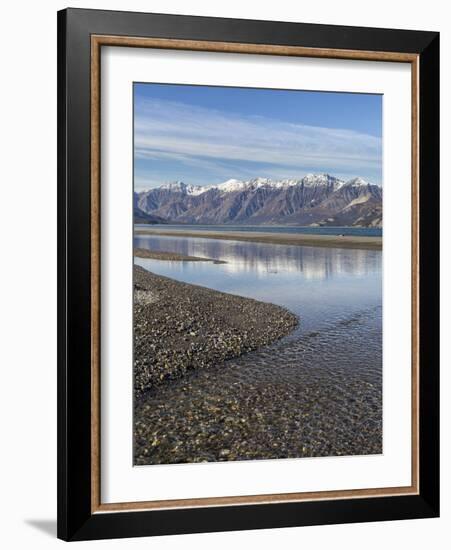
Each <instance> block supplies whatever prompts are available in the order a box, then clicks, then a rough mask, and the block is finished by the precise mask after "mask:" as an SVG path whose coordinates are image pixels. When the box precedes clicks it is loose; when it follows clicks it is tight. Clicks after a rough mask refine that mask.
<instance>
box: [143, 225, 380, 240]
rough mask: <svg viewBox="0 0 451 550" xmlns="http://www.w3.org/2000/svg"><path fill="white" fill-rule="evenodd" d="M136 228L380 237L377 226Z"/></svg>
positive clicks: (149, 226) (146, 226) (158, 226)
mask: <svg viewBox="0 0 451 550" xmlns="http://www.w3.org/2000/svg"><path fill="white" fill-rule="evenodd" d="M135 227H136V228H137V229H151V228H152V227H154V228H156V229H171V230H175V229H177V230H180V231H183V230H185V231H195V230H197V231H261V232H265V233H298V234H306V235H353V236H356V237H382V229H381V228H379V227H298V226H294V225H189V224H186V225H181V224H178V225H169V224H164V225H149V224H136V225H135Z"/></svg>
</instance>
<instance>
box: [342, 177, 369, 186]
mask: <svg viewBox="0 0 451 550" xmlns="http://www.w3.org/2000/svg"><path fill="white" fill-rule="evenodd" d="M346 185H349V186H352V187H366V186H368V185H370V183H369V182H368V181H366V180H364V179H363V178H360V177H357V178H352V179H351V180H349V181H347V182H346Z"/></svg>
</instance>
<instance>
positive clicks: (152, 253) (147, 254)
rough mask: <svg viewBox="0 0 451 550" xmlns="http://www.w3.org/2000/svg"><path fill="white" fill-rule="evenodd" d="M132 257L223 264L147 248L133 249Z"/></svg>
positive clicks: (217, 261) (208, 259)
mask: <svg viewBox="0 0 451 550" xmlns="http://www.w3.org/2000/svg"><path fill="white" fill-rule="evenodd" d="M133 255H134V256H136V257H138V258H149V259H151V260H166V261H170V262H213V263H214V264H225V263H227V262H224V261H222V260H215V259H213V258H201V257H200V256H186V255H185V254H179V253H178V252H166V251H164V250H149V249H147V248H135V249H134V250H133Z"/></svg>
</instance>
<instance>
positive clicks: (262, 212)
mask: <svg viewBox="0 0 451 550" xmlns="http://www.w3.org/2000/svg"><path fill="white" fill-rule="evenodd" d="M134 207H135V211H134V214H135V220H136V219H137V218H145V217H146V216H151V217H154V218H155V219H156V220H162V221H155V222H149V223H171V222H176V223H188V224H193V223H199V224H228V223H234V224H246V223H247V224H249V223H253V224H261V225H268V224H281V225H284V224H286V225H302V226H327V225H329V226H332V225H342V226H360V227H382V188H381V187H380V186H379V185H375V184H372V183H370V182H368V181H366V180H365V179H363V178H361V177H356V178H352V179H350V180H348V181H344V180H342V179H340V178H337V177H335V176H331V175H330V174H307V175H306V176H304V177H303V178H300V179H296V178H291V179H289V178H286V179H281V180H272V179H269V178H262V177H257V178H252V179H250V180H246V181H243V180H237V179H229V180H227V181H225V182H223V183H220V184H213V185H208V186H195V185H191V184H185V183H184V182H183V181H176V182H170V183H165V184H163V185H161V186H159V187H156V188H152V189H149V190H147V191H141V192H138V193H137V192H135V194H134ZM135 223H140V222H137V221H135Z"/></svg>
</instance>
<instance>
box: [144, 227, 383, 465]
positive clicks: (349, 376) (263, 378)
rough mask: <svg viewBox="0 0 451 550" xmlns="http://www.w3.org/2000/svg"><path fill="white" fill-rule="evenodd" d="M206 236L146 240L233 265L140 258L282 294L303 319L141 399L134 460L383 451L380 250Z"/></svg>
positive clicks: (221, 283)
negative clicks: (285, 332) (265, 342)
mask: <svg viewBox="0 0 451 550" xmlns="http://www.w3.org/2000/svg"><path fill="white" fill-rule="evenodd" d="M205 240H206V239H205ZM205 240H203V239H184V238H180V239H172V238H171V239H169V240H165V239H164V238H161V237H160V238H158V237H152V239H150V240H149V239H145V238H144V239H139V241H140V242H139V246H143V245H147V246H149V248H154V249H155V247H156V246H160V247H161V248H162V247H165V249H166V250H170V251H174V252H180V253H184V254H190V255H201V254H200V253H201V252H202V253H203V254H204V255H205V256H207V257H212V258H217V259H227V261H228V262H229V264H224V265H210V264H203V265H199V264H196V265H193V264H192V265H189V264H183V265H181V264H180V263H176V262H158V261H152V260H148V261H139V262H138V263H140V265H143V267H148V269H150V270H151V271H153V272H155V273H159V274H161V275H166V276H169V277H173V278H175V279H178V280H184V281H186V282H190V283H195V284H201V285H204V286H209V287H210V288H215V289H217V290H223V291H226V292H234V293H236V294H241V295H243V296H250V297H253V298H257V299H266V300H267V301H272V302H274V303H279V304H280V305H283V306H285V307H288V308H289V309H291V310H292V311H294V312H295V313H297V314H298V315H299V316H300V319H301V323H300V326H299V328H298V329H296V331H295V332H293V333H292V334H291V335H290V336H288V337H287V338H285V339H283V340H281V341H278V342H277V343H275V344H273V345H272V346H268V347H267V348H264V349H261V350H258V351H256V352H252V353H249V354H247V355H244V356H242V357H240V358H238V359H234V360H230V361H226V362H225V363H222V364H220V365H217V366H215V367H212V368H209V369H205V370H199V371H197V372H191V373H190V374H189V375H188V376H186V377H185V378H183V379H181V380H177V381H171V382H170V383H168V384H167V385H164V386H162V387H159V388H157V389H155V390H152V391H150V392H148V393H147V394H145V395H144V396H143V397H141V398H140V399H139V400H136V402H135V464H138V465H144V464H161V463H180V462H200V461H217V460H220V461H222V460H246V459H265V458H266V459H268V458H284V457H287V458H288V457H313V456H336V455H362V454H376V453H381V452H382V307H381V253H380V252H377V251H361V250H340V249H321V250H319V249H316V248H315V249H313V250H312V249H310V250H307V247H294V246H291V247H290V246H281V245H263V244H262V245H259V244H258V243H235V245H236V246H235V245H234V243H228V242H227V241H220V242H215V241H210V243H205V242H203V241H205ZM187 241H190V242H187ZM246 245H249V247H248V246H246ZM276 260H277V261H276ZM275 264H277V268H276V272H274V270H275V268H274V265H275ZM265 266H266V268H265ZM315 274H316V276H315Z"/></svg>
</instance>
